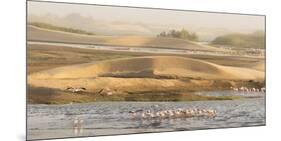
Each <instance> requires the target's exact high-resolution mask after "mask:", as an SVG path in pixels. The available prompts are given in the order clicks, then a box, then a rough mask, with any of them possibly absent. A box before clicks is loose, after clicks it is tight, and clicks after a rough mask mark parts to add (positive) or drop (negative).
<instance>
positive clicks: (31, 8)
mask: <svg viewBox="0 0 281 141" xmlns="http://www.w3.org/2000/svg"><path fill="white" fill-rule="evenodd" d="M72 13H79V14H80V15H81V16H86V17H92V18H93V19H95V20H102V21H109V22H112V21H119V22H129V23H143V24H156V25H178V26H179V27H180V26H188V27H197V28H201V27H202V28H220V29H224V28H225V29H231V30H233V31H237V32H239V31H241V32H243V31H244V30H245V31H246V30H247V31H248V32H251V31H255V30H264V17H263V16H249V15H237V14H218V13H206V12H190V11H172V10H158V9H140V8H124V7H109V6H96V5H79V4H64V3H47V2H32V1H29V2H28V14H32V15H37V16H41V15H42V16H43V15H46V14H53V15H56V16H61V17H63V16H66V15H69V14H72Z"/></svg>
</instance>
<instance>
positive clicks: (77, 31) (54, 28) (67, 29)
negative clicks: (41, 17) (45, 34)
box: [28, 22, 95, 35]
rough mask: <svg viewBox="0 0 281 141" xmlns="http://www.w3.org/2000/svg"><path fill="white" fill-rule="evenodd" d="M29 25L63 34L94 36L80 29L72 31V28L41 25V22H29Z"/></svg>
mask: <svg viewBox="0 0 281 141" xmlns="http://www.w3.org/2000/svg"><path fill="white" fill-rule="evenodd" d="M28 24H29V25H32V26H35V27H39V28H45V29H50V30H57V31H63V32H70V33H77V34H86V35H95V34H94V33H92V32H87V31H84V30H81V29H74V28H68V27H61V26H55V25H52V24H48V23H41V22H31V23H28Z"/></svg>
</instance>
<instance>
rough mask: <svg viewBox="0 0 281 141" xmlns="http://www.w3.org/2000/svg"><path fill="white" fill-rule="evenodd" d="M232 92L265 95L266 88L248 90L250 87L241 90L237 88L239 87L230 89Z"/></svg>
mask: <svg viewBox="0 0 281 141" xmlns="http://www.w3.org/2000/svg"><path fill="white" fill-rule="evenodd" d="M230 89H231V90H233V91H237V92H262V93H265V88H264V87H262V88H260V89H259V88H248V87H240V88H237V87H230Z"/></svg>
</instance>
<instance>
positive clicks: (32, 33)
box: [27, 25, 222, 51]
mask: <svg viewBox="0 0 281 141" xmlns="http://www.w3.org/2000/svg"><path fill="white" fill-rule="evenodd" d="M27 30H28V34H27V39H28V40H29V41H44V42H63V43H78V44H79V43H80V44H95V45H112V46H129V47H155V48H175V49H192V50H202V51H220V50H222V49H219V48H215V47H209V46H202V45H199V44H197V43H194V42H191V41H188V40H183V39H177V38H164V37H146V36H103V35H82V34H72V33H67V32H61V31H57V30H48V29H45V28H39V27H35V26H32V25H28V29H27Z"/></svg>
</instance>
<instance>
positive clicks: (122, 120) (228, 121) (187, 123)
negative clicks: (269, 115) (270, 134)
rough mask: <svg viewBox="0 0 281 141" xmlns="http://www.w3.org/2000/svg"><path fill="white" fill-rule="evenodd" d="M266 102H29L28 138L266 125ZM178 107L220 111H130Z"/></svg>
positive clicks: (250, 100)
mask: <svg viewBox="0 0 281 141" xmlns="http://www.w3.org/2000/svg"><path fill="white" fill-rule="evenodd" d="M207 94H208V93H207ZM264 104H265V103H264V96H260V97H256V98H246V99H239V100H223V101H192V102H95V103H87V104H72V105H28V109H27V110H28V111H27V112H28V113H27V114H28V121H27V124H28V139H40V138H62V137H75V136H98V135H114V134H128V133H140V132H159V131H177V130H196V129H209V128H225V127H241V126H258V125H265V105H264ZM155 105H157V106H155ZM176 108H200V109H201V108H202V109H215V110H217V112H218V113H217V116H216V117H215V118H204V117H201V118H199V117H194V118H176V119H162V120H161V119H153V120H147V119H146V120H142V119H131V117H130V115H129V114H128V111H130V110H138V109H144V110H148V109H150V110H156V111H157V110H162V109H163V110H164V109H176ZM76 118H79V119H83V120H84V122H83V124H82V127H81V128H78V129H77V128H76V129H74V128H73V121H74V119H76Z"/></svg>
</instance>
